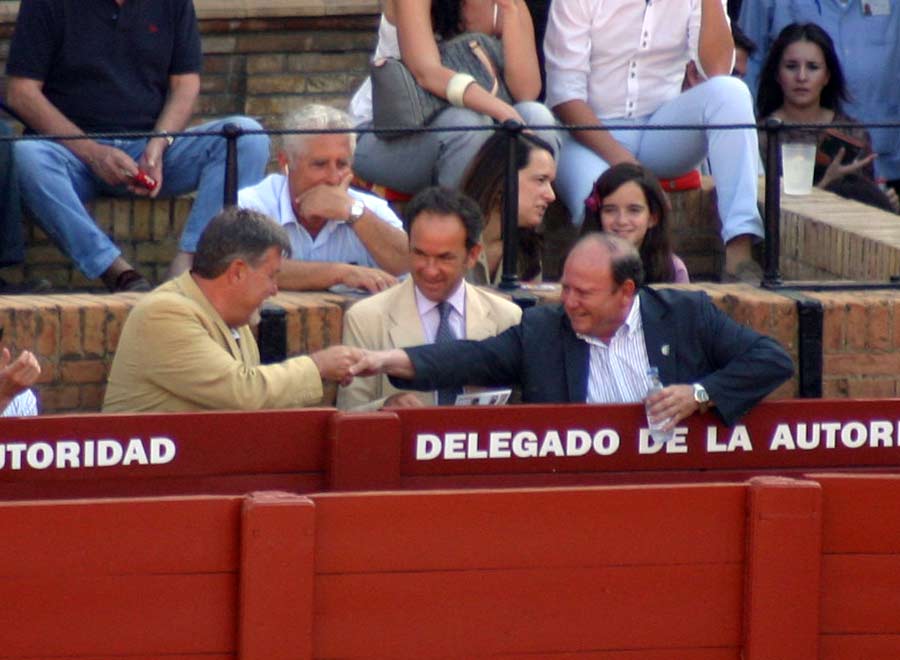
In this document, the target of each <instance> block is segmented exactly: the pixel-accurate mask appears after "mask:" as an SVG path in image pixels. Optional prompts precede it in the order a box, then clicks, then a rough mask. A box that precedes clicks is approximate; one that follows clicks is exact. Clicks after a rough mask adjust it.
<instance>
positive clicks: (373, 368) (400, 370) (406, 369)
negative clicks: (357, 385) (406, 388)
mask: <svg viewBox="0 0 900 660" xmlns="http://www.w3.org/2000/svg"><path fill="white" fill-rule="evenodd" d="M360 353H361V355H360V358H359V360H358V361H357V362H356V364H354V365H353V366H351V367H350V374H351V375H353V376H377V375H379V374H387V375H388V376H397V377H398V378H412V377H413V376H415V375H416V372H415V369H414V368H413V364H412V361H410V359H409V356H408V355H407V354H406V351H404V350H403V349H402V348H390V349H387V350H383V351H370V350H365V349H362V350H360Z"/></svg>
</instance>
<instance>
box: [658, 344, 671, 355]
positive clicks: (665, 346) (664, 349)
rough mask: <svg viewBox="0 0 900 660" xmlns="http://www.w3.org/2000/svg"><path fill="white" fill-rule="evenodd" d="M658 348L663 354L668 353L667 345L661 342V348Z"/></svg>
mask: <svg viewBox="0 0 900 660" xmlns="http://www.w3.org/2000/svg"><path fill="white" fill-rule="evenodd" d="M659 350H660V352H661V353H662V354H663V355H668V354H669V345H668V344H663V345H662V348H660V349H659Z"/></svg>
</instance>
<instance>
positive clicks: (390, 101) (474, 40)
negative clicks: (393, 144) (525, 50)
mask: <svg viewBox="0 0 900 660" xmlns="http://www.w3.org/2000/svg"><path fill="white" fill-rule="evenodd" d="M438 50H439V51H440V54H441V63H442V64H443V65H444V66H446V67H447V68H448V69H452V70H453V71H456V72H458V73H468V74H469V75H471V76H472V77H473V78H475V81H476V82H477V83H478V84H479V85H481V86H482V87H483V88H484V89H486V90H487V91H488V92H490V93H491V94H493V95H494V96H497V97H498V98H500V99H502V100H503V101H506V102H507V103H512V97H511V96H510V94H509V89H508V88H507V86H506V83H505V82H504V80H503V46H502V44H501V43H500V40H499V39H497V38H496V37H492V36H490V35H487V34H484V33H481V32H467V33H465V34H460V35H458V36H456V37H453V38H451V39H447V40H446V41H440V42H438ZM371 77H372V122H373V125H374V127H375V128H377V129H409V128H421V127H422V126H427V125H428V123H429V122H430V121H431V120H433V119H434V118H435V116H436V115H437V114H438V113H439V112H440V111H441V110H443V109H444V108H446V107H447V106H449V105H450V104H449V102H448V101H447V100H446V99H442V98H440V97H439V96H435V95H434V94H432V93H431V92H429V91H427V90H425V89H422V87H420V86H419V84H418V83H417V82H416V79H415V78H414V77H413V75H412V73H410V71H409V69H407V68H406V65H405V64H403V62H402V61H401V60H400V59H398V58H394V57H386V58H383V59H379V60H376V61H374V62H373V63H372V67H371ZM404 134H405V133H404V132H402V131H396V132H394V131H389V132H384V133H379V134H378V136H379V137H380V138H382V139H393V138H397V137H400V136H402V135H404Z"/></svg>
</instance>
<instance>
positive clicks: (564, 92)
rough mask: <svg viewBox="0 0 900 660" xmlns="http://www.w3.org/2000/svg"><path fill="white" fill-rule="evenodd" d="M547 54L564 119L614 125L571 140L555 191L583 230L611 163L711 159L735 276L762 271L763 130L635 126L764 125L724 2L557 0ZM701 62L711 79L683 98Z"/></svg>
mask: <svg viewBox="0 0 900 660" xmlns="http://www.w3.org/2000/svg"><path fill="white" fill-rule="evenodd" d="M544 57H545V61H546V70H547V105H549V106H550V107H551V108H553V109H554V111H555V112H556V113H557V114H558V115H559V117H560V119H561V120H562V121H563V123H565V124H569V125H584V126H600V125H604V124H605V125H608V126H611V127H612V126H614V127H615V128H612V130H610V131H598V130H583V131H579V132H575V133H573V134H572V135H571V136H569V137H568V138H567V139H566V140H565V141H564V144H563V148H562V153H561V155H560V160H559V167H558V172H557V180H556V185H557V189H558V191H559V194H560V197H561V198H562V200H563V201H564V202H565V204H566V206H567V207H568V208H569V212H570V213H571V215H572V218H573V221H574V222H575V224H577V225H580V224H581V220H582V218H583V213H584V199H585V197H587V195H588V193H590V190H591V185H592V184H593V182H594V181H595V180H596V178H597V176H598V175H599V174H601V173H602V172H603V171H604V170H605V169H606V168H607V167H609V166H611V165H615V164H617V163H621V162H638V161H639V162H641V163H642V164H643V165H645V166H647V167H648V168H649V169H650V170H651V171H653V172H654V173H655V174H656V175H657V176H659V177H666V178H670V177H676V176H680V175H682V174H685V173H686V172H689V171H690V170H692V169H693V168H695V167H696V166H697V165H698V164H700V163H701V162H702V161H703V160H704V159H705V158H706V157H707V155H708V156H709V160H710V165H711V169H712V175H713V177H714V178H715V180H716V192H717V200H718V210H719V217H720V218H721V221H722V239H723V241H724V242H725V248H726V249H725V272H726V274H727V275H731V276H742V275H743V274H744V273H747V274H748V275H749V276H752V275H761V270H760V269H759V267H758V266H756V267H754V262H753V261H752V259H751V247H752V244H753V242H754V241H755V240H758V239H759V238H761V237H762V236H763V225H762V219H761V218H760V214H759V210H758V208H757V185H758V183H757V154H758V145H757V136H756V131H755V130H753V129H742V130H724V129H723V130H716V129H714V128H707V129H706V130H697V131H690V130H672V131H658V130H634V129H632V128H631V127H640V126H644V125H648V124H649V125H660V124H693V125H699V124H705V125H708V126H710V127H712V126H715V125H717V124H719V125H721V124H753V123H755V121H756V120H755V118H754V115H753V104H752V100H751V97H750V92H749V90H748V89H747V86H746V85H745V84H744V83H743V82H742V81H740V80H738V79H737V78H734V77H732V76H730V75H729V74H730V73H731V70H732V67H733V62H734V41H733V39H732V36H731V29H730V27H729V23H728V18H727V16H726V14H725V2H724V0H677V1H676V0H554V2H553V3H552V4H551V7H550V16H549V21H548V24H547V33H546V36H545V38H544ZM691 59H694V60H696V61H697V62H698V64H699V66H700V68H701V74H703V76H704V78H706V81H705V82H703V83H702V84H699V85H697V86H696V87H694V88H692V89H690V90H688V91H686V92H684V93H682V92H681V84H682V80H683V78H684V70H685V65H686V64H687V63H688V62H689V61H690V60H691ZM742 279H743V277H742ZM748 279H749V277H748Z"/></svg>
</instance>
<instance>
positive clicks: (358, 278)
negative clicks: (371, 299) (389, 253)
mask: <svg viewBox="0 0 900 660" xmlns="http://www.w3.org/2000/svg"><path fill="white" fill-rule="evenodd" d="M396 283H397V278H396V277H394V276H393V275H391V274H390V273H387V272H385V271H383V270H380V269H378V268H369V267H368V266H357V265H355V264H347V269H346V270H345V271H344V272H343V273H342V275H341V281H340V284H343V285H345V286H349V287H350V288H352V289H363V290H364V291H368V292H369V293H378V292H379V291H384V290H385V289H387V288H390V287H392V286H394V285H395V284H396Z"/></svg>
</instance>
